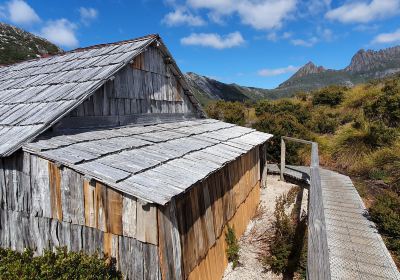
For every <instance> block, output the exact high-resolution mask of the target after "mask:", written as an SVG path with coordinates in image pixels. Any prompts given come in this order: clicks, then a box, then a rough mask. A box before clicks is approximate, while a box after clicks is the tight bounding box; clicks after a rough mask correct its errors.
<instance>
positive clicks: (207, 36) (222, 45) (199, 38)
mask: <svg viewBox="0 0 400 280" xmlns="http://www.w3.org/2000/svg"><path fill="white" fill-rule="evenodd" d="M244 42H245V41H244V39H243V37H242V34H240V32H233V33H229V34H227V35H225V36H221V35H219V34H216V33H192V34H190V35H189V36H188V37H184V38H182V39H181V43H182V44H183V45H194V46H196V45H197V46H203V47H211V48H215V49H226V48H233V47H237V46H240V45H242V44H244Z"/></svg>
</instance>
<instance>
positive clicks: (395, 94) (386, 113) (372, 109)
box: [363, 79, 400, 127]
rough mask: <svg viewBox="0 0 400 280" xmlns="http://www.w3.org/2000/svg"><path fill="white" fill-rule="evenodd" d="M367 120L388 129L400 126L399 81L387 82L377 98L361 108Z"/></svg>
mask: <svg viewBox="0 0 400 280" xmlns="http://www.w3.org/2000/svg"><path fill="white" fill-rule="evenodd" d="M363 109H364V112H365V115H366V116H367V118H368V119H369V120H372V121H380V122H383V123H384V124H385V125H387V126H389V127H399V126H400V80H399V79H393V80H388V81H387V82H386V83H385V86H384V87H383V89H382V91H381V93H380V94H379V95H378V97H377V98H376V99H375V100H373V101H371V102H368V103H366V104H365V105H364V106H363Z"/></svg>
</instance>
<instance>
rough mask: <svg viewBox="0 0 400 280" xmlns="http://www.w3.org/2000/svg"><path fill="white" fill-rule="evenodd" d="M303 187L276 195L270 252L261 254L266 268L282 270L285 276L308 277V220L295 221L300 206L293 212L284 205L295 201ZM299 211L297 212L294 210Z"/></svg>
mask: <svg viewBox="0 0 400 280" xmlns="http://www.w3.org/2000/svg"><path fill="white" fill-rule="evenodd" d="M299 191H300V188H298V187H297V188H296V187H295V188H292V189H291V190H290V191H289V192H288V194H287V195H281V196H279V197H278V198H277V199H276V206H275V211H274V217H275V220H274V223H273V227H274V235H273V238H272V240H271V241H270V246H269V252H268V253H267V254H263V255H262V259H261V261H262V264H263V266H264V268H265V269H267V270H271V271H272V272H274V273H282V274H283V275H284V279H297V278H294V275H298V276H299V277H300V278H301V279H305V271H306V264H307V246H306V244H307V236H306V232H307V224H306V220H305V219H304V220H302V221H300V222H299V223H296V222H295V220H297V215H298V213H297V212H298V211H299V209H297V208H296V207H294V208H293V210H292V213H291V215H287V214H286V213H285V209H286V208H288V207H290V205H292V204H293V203H295V199H296V197H297V195H298V193H299ZM295 212H296V213H295Z"/></svg>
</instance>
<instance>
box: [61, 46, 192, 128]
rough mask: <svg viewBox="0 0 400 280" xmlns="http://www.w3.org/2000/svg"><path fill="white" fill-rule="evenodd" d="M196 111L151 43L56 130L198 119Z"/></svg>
mask: <svg viewBox="0 0 400 280" xmlns="http://www.w3.org/2000/svg"><path fill="white" fill-rule="evenodd" d="M185 91H186V92H185ZM197 110H198V109H197V108H195V107H194V103H193V102H192V101H191V100H190V93H189V92H187V89H185V88H184V87H183V86H182V79H180V78H179V77H177V76H176V74H175V73H174V72H173V68H172V65H171V64H166V63H165V54H163V53H162V50H161V49H160V48H159V47H157V46H156V45H155V44H153V45H150V46H149V47H148V48H147V49H146V51H144V52H143V53H141V54H140V55H138V56H137V57H136V58H135V59H134V60H133V62H132V63H130V64H128V65H127V66H125V67H124V68H123V69H121V70H120V71H119V72H118V73H116V74H115V75H114V78H113V79H112V80H109V81H108V82H106V83H105V84H104V85H103V86H102V87H101V88H100V89H98V90H97V91H96V92H95V93H94V94H93V95H92V96H90V97H89V98H88V99H87V100H85V101H84V102H83V103H82V104H81V105H79V106H78V107H77V108H76V109H74V110H73V111H72V112H71V113H70V114H69V115H68V116H66V117H65V118H64V119H63V120H61V121H60V124H59V127H63V128H68V127H79V126H80V127H82V126H83V127H84V126H86V127H89V126H115V125H126V124H132V123H157V122H163V121H165V120H168V119H170V120H184V119H185V118H186V119H188V118H189V119H190V118H194V117H197V116H198V112H197Z"/></svg>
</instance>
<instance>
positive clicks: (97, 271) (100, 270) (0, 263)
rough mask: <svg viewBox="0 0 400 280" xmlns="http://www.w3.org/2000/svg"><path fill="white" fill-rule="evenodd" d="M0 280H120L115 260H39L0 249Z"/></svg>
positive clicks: (57, 256)
mask: <svg viewBox="0 0 400 280" xmlns="http://www.w3.org/2000/svg"><path fill="white" fill-rule="evenodd" d="M0 279H38V280H39V279H49V280H50V279H88V280H89V279H93V280H94V279H122V275H121V273H120V272H118V271H117V270H116V267H115V260H113V259H111V258H107V257H103V258H100V257H99V256H98V255H93V256H89V255H86V254H84V253H83V252H67V249H66V248H58V249H57V250H56V252H55V253H54V252H51V251H45V252H44V254H43V256H37V257H34V256H33V251H32V250H30V249H27V250H25V251H24V252H23V253H19V252H15V251H12V250H10V249H3V248H0Z"/></svg>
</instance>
